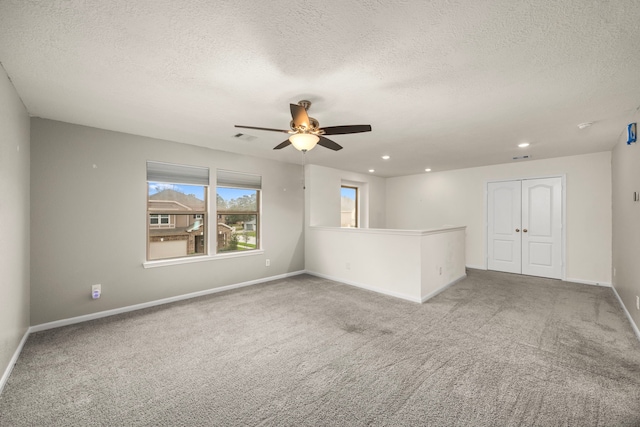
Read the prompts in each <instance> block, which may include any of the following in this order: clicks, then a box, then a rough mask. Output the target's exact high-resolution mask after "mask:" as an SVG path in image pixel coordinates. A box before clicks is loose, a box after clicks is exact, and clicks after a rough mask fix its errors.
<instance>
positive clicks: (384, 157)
mask: <svg viewBox="0 0 640 427" xmlns="http://www.w3.org/2000/svg"><path fill="white" fill-rule="evenodd" d="M390 158H391V156H387V155H386V154H385V155H384V156H382V160H389V159H390Z"/></svg>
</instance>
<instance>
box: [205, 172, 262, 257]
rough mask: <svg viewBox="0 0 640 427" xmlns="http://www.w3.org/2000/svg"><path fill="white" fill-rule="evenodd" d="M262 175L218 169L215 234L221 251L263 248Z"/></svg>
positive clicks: (218, 248) (218, 249)
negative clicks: (261, 221)
mask: <svg viewBox="0 0 640 427" xmlns="http://www.w3.org/2000/svg"><path fill="white" fill-rule="evenodd" d="M261 188H262V177H261V176H259V175H252V174H246V173H240V172H232V171H226V170H218V171H217V186H216V214H217V219H218V221H217V225H216V235H217V236H216V238H217V251H218V252H236V251H250V250H255V249H260V192H261Z"/></svg>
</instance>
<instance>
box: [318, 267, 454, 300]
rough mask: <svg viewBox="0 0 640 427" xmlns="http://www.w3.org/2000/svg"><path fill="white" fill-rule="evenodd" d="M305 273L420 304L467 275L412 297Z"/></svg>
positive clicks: (327, 276)
mask: <svg viewBox="0 0 640 427" xmlns="http://www.w3.org/2000/svg"><path fill="white" fill-rule="evenodd" d="M306 273H307V274H310V275H312V276H316V277H321V278H323V279H327V280H333V281H334V282H340V283H344V284H345V285H349V286H355V287H356V288H360V289H365V290H367V291H371V292H376V293H379V294H383V295H388V296H391V297H395V298H400V299H403V300H407V301H411V302H417V303H420V304H422V303H423V302H425V301H427V300H428V299H430V298H433V297H435V296H436V295H438V294H439V293H440V292H442V291H444V290H445V289H447V288H448V287H449V286H451V285H454V284H456V283H458V282H459V281H461V280H462V279H464V278H465V277H467V275H466V274H464V275H462V276H460V277H458V278H457V279H455V280H453V281H451V282H450V283H447V284H445V285H443V286H441V287H439V288H438V289H436V290H435V291H433V292H431V293H430V294H428V295H427V296H425V297H422V298H417V297H413V296H411V295H407V294H403V293H400V292H394V291H389V290H387V289H382V288H378V287H375V286H371V285H365V284H363V283H358V282H354V281H351V280H344V279H341V278H339V277H333V276H329V275H327V274H322V273H317V272H315V271H309V270H307V271H306Z"/></svg>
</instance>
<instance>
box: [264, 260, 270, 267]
mask: <svg viewBox="0 0 640 427" xmlns="http://www.w3.org/2000/svg"><path fill="white" fill-rule="evenodd" d="M264 264H265V265H266V266H267V267H269V266H271V260H270V259H267V260H266V261H265V263H264Z"/></svg>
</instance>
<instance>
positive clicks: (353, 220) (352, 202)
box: [340, 186, 358, 227]
mask: <svg viewBox="0 0 640 427" xmlns="http://www.w3.org/2000/svg"><path fill="white" fill-rule="evenodd" d="M340 195H341V196H342V197H341V198H340V226H341V227H357V226H358V189H357V188H355V187H344V186H343V187H341V189H340Z"/></svg>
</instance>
